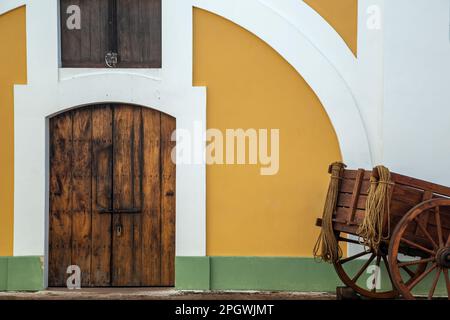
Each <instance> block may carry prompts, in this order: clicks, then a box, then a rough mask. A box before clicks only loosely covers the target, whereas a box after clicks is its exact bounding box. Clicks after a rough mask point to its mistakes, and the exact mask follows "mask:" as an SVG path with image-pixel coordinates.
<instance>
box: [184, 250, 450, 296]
mask: <svg viewBox="0 0 450 320" xmlns="http://www.w3.org/2000/svg"><path fill="white" fill-rule="evenodd" d="M364 262H365V260H357V261H354V262H353V263H349V264H348V267H346V268H347V271H348V273H349V274H350V275H355V274H356V273H357V272H358V270H359V269H360V268H361V267H362V265H363V264H364ZM208 266H209V269H208ZM175 272H176V288H177V289H180V290H193V289H198V290H205V289H206V290H207V289H208V288H209V289H210V290H267V291H310V292H314V291H319V292H334V291H335V290H336V287H337V286H343V283H342V282H341V281H340V279H339V278H338V276H337V274H336V272H335V270H334V268H333V267H332V266H331V265H329V264H327V263H319V262H316V261H315V260H314V259H313V258H296V257H177V259H176V266H175ZM369 277H370V274H363V275H362V276H361V277H360V280H359V282H358V283H359V285H360V286H366V283H367V280H368V279H369ZM208 278H209V284H208V282H207V279H208ZM426 280H427V281H426V282H425V283H424V284H421V285H420V286H418V287H417V288H416V289H415V291H414V293H415V294H427V293H428V291H427V290H429V288H430V286H431V282H432V280H433V276H432V275H429V276H428V277H427V278H426ZM381 288H382V289H386V288H391V286H390V280H389V275H388V274H387V272H386V270H385V269H384V268H383V266H382V269H381ZM436 292H437V293H438V294H442V295H445V294H446V288H445V284H444V279H443V276H442V277H441V281H440V282H439V284H438V287H437V288H436Z"/></svg>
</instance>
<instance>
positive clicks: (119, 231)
mask: <svg viewBox="0 0 450 320" xmlns="http://www.w3.org/2000/svg"><path fill="white" fill-rule="evenodd" d="M122 229H123V228H122V225H121V224H117V225H116V234H117V236H118V237H120V236H122V231H123V230H122Z"/></svg>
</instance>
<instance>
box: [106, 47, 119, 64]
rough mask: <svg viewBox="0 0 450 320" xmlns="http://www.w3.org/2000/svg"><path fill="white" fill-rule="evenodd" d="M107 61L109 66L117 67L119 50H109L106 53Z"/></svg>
mask: <svg viewBox="0 0 450 320" xmlns="http://www.w3.org/2000/svg"><path fill="white" fill-rule="evenodd" d="M105 63H106V65H107V66H108V67H109V68H115V67H116V66H117V64H118V63H119V55H118V54H117V52H111V51H110V52H108V53H107V54H106V55H105Z"/></svg>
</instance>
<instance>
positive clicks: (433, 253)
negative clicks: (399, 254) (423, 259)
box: [400, 238, 435, 256]
mask: <svg viewBox="0 0 450 320" xmlns="http://www.w3.org/2000/svg"><path fill="white" fill-rule="evenodd" d="M400 240H401V241H402V242H404V243H406V244H409V245H410V246H412V247H415V248H417V249H420V250H422V251H425V252H427V253H429V254H431V255H433V256H434V255H435V252H434V251H432V250H430V249H427V248H425V247H423V246H421V245H420V244H417V243H415V242H412V241H409V240H408V239H405V238H401V239H400Z"/></svg>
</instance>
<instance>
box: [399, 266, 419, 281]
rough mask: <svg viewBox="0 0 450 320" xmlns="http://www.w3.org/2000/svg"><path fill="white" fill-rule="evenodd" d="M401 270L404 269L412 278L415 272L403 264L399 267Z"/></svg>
mask: <svg viewBox="0 0 450 320" xmlns="http://www.w3.org/2000/svg"><path fill="white" fill-rule="evenodd" d="M401 268H402V269H403V270H405V271H406V273H407V274H408V275H409V276H410V277H411V278H413V277H414V276H415V275H416V274H415V273H414V272H413V271H411V269H410V268H408V267H407V266H403V267H401Z"/></svg>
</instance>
